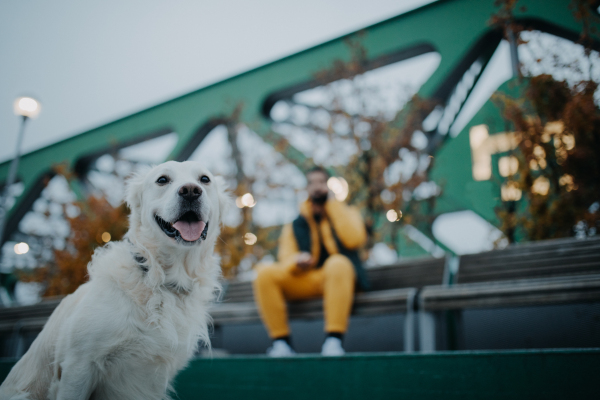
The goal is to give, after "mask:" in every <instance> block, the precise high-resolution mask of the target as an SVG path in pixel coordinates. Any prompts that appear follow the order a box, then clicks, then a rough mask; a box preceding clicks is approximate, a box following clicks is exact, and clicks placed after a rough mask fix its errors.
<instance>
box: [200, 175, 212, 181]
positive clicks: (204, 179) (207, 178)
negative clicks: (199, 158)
mask: <svg viewBox="0 0 600 400" xmlns="http://www.w3.org/2000/svg"><path fill="white" fill-rule="evenodd" d="M200 182H202V183H208V182H210V178H209V177H208V176H206V175H203V176H202V178H200Z"/></svg>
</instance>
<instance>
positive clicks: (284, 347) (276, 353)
mask: <svg viewBox="0 0 600 400" xmlns="http://www.w3.org/2000/svg"><path fill="white" fill-rule="evenodd" d="M267 355H268V356H269V357H293V356H295V355H296V352H295V351H294V349H292V348H291V347H290V345H289V344H287V342H286V341H285V340H275V341H274V342H273V345H272V346H271V347H269V348H268V349H267Z"/></svg>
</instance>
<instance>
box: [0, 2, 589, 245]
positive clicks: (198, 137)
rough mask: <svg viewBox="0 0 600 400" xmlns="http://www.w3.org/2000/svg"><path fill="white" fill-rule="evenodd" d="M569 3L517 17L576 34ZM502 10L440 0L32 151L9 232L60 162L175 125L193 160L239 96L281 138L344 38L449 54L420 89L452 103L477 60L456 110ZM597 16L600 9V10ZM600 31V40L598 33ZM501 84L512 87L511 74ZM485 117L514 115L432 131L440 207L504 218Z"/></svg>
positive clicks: (397, 50)
mask: <svg viewBox="0 0 600 400" xmlns="http://www.w3.org/2000/svg"><path fill="white" fill-rule="evenodd" d="M568 5H569V1H567V0H551V1H541V0H523V1H521V2H519V7H517V8H516V10H515V16H514V17H515V22H516V23H518V24H520V25H522V26H524V27H527V28H531V29H535V30H540V31H543V32H548V33H551V34H553V35H556V36H559V37H563V38H566V39H569V40H572V41H577V39H578V37H579V34H580V32H581V31H582V24H581V21H578V20H576V19H575V18H574V17H573V15H572V13H571V12H569V11H568ZM521 6H523V7H521ZM495 12H497V7H495V5H494V1H492V0H486V1H482V0H440V1H437V2H434V3H431V4H429V5H426V6H424V7H421V8H418V9H416V10H413V11H411V12H408V13H405V14H402V15H400V16H398V17H395V18H391V19H389V20H386V21H383V22H380V23H377V24H375V25H372V26H370V27H367V28H365V29H364V30H362V31H361V32H356V33H352V34H349V35H347V36H344V37H340V38H338V39H334V40H331V41H329V42H326V43H323V44H321V45H318V46H316V47H313V48H310V49H307V50H305V51H302V52H300V53H297V54H294V55H291V56H289V57H285V58H283V59H281V60H278V61H275V62H272V63H270V64H267V65H264V66H262V67H260V68H256V69H254V70H251V71H248V72H245V73H243V74H240V75H238V76H234V77H232V78H229V79H226V80H224V81H222V82H219V83H216V84H213V85H210V86H208V87H204V88H202V89H199V90H196V91H194V92H191V93H188V94H186V95H184V96H181V97H178V98H175V99H172V100H170V101H167V102H165V103H162V104H158V105H156V106H154V107H151V108H148V109H146V110H143V111H140V112H138V113H135V114H132V115H130V116H127V117H125V118H122V119H119V120H117V121H113V122H111V123H108V124H106V125H103V126H100V127H97V128H95V129H92V130H89V131H87V132H83V133H81V134H79V135H76V136H74V137H71V138H69V139H66V140H63V141H61V142H58V143H55V144H53V145H50V146H48V147H45V148H42V149H39V150H36V151H33V152H31V153H29V154H26V155H24V156H23V157H22V159H21V163H20V166H19V171H18V180H19V181H20V182H22V184H23V185H24V190H23V192H22V194H21V195H20V196H19V197H18V198H17V199H16V202H15V204H14V206H12V208H11V209H10V210H8V212H7V221H6V234H5V235H4V237H3V240H4V241H6V240H7V239H8V238H10V236H11V234H12V233H14V232H15V231H16V230H17V229H18V225H19V222H20V221H21V219H22V218H23V216H24V215H25V214H26V213H27V211H28V210H30V209H31V207H32V205H33V203H34V201H35V200H36V199H37V198H38V197H39V195H40V193H41V191H42V189H43V188H44V182H46V181H47V179H48V178H49V177H51V176H52V175H53V174H55V172H54V170H53V167H54V166H56V165H58V164H63V165H66V166H67V167H68V168H70V170H72V171H75V172H76V174H77V176H78V177H79V178H81V181H83V180H85V177H86V174H87V173H88V171H89V169H90V165H92V163H93V161H94V160H96V159H97V158H98V157H100V156H101V155H103V154H106V153H110V152H114V151H115V150H117V149H120V148H124V147H127V146H131V145H133V144H136V143H141V142H144V141H147V140H149V139H152V138H157V137H160V136H162V135H165V134H168V133H173V132H174V133H176V135H177V144H176V145H175V147H174V149H173V150H172V151H171V153H170V154H169V156H168V157H167V159H171V160H185V159H187V158H188V157H189V156H190V155H191V154H192V153H193V151H194V150H195V149H196V148H197V147H198V146H199V144H200V143H201V142H202V140H203V139H204V138H205V137H206V135H207V134H208V133H209V132H210V131H211V129H213V128H214V127H215V126H217V125H219V124H221V123H222V122H223V120H224V118H225V117H226V116H228V115H229V114H230V113H231V111H232V109H231V104H232V101H235V102H239V103H243V104H244V108H243V110H242V115H240V120H242V121H244V122H245V123H247V124H248V125H249V126H251V127H252V129H253V130H254V131H255V132H256V133H257V134H258V135H260V136H261V137H262V138H263V139H264V140H265V141H266V142H267V143H270V144H273V145H276V144H277V142H278V141H279V140H280V139H281V137H280V136H279V135H278V134H277V133H275V132H274V131H273V129H271V125H272V123H273V120H272V119H271V117H270V111H271V108H272V107H273V105H274V104H275V103H276V102H277V101H280V100H289V99H291V98H292V96H293V95H294V94H295V93H298V92H300V91H303V90H306V89H309V88H312V87H315V86H316V85H317V84H321V83H318V82H317V81H316V78H315V74H316V73H317V72H318V71H321V70H323V69H325V68H328V67H330V66H331V65H333V63H334V61H335V60H340V59H341V60H348V59H349V58H350V56H351V54H350V50H349V48H348V46H347V45H346V44H345V42H346V40H347V39H352V38H360V42H361V44H362V45H363V46H364V47H365V49H366V50H367V52H368V57H369V59H368V62H367V68H373V69H375V68H378V67H381V66H384V65H388V64H391V63H397V62H400V61H403V60H407V59H410V58H413V57H416V56H419V55H423V54H427V53H432V52H436V53H438V54H439V56H440V57H441V59H440V63H439V65H438V66H437V68H436V69H435V71H434V72H433V74H432V75H431V76H430V77H429V78H428V79H427V81H426V82H425V83H424V84H423V85H422V86H421V87H420V89H419V91H418V95H419V96H420V97H421V98H424V99H434V100H435V101H436V102H438V103H439V104H442V105H446V106H448V105H449V103H450V100H451V98H452V96H453V93H454V92H455V91H456V88H457V86H458V85H459V84H461V81H462V80H463V77H464V76H465V74H467V73H468V72H469V71H470V72H471V73H472V72H473V68H472V67H473V65H475V64H476V63H477V65H478V68H477V69H476V70H475V72H476V74H475V76H474V79H473V82H472V84H471V85H470V87H469V88H468V93H467V95H466V96H464V97H465V98H464V99H462V101H459V105H460V107H459V108H458V109H457V110H455V111H454V113H453V115H450V116H451V117H452V116H453V117H454V118H455V117H456V115H458V114H459V112H460V111H461V109H462V107H463V106H464V104H465V102H466V99H467V98H468V94H470V92H471V91H472V89H473V87H474V86H475V85H476V84H477V81H478V80H479V78H480V77H481V75H482V71H484V70H485V67H486V65H487V63H488V62H489V61H490V58H491V56H492V54H493V53H494V51H495V49H496V48H497V46H498V44H499V43H500V41H501V40H502V38H503V34H502V32H501V31H500V30H498V29H495V28H492V27H491V26H490V25H489V19H490V17H491V16H492V14H494V13H495ZM594 15H595V16H596V17H597V13H595V11H594ZM594 23H595V24H597V23H598V19H595V20H594ZM365 33H366V34H365ZM594 39H595V40H596V41H595V42H594V43H595V44H596V45H597V44H598V42H597V40H598V36H597V35H596V36H594ZM500 90H501V91H509V90H510V89H509V85H508V83H505V84H504V85H502V86H501V88H500ZM409 106H410V105H407V106H406V107H409ZM446 108H448V107H446ZM482 124H485V125H486V126H487V129H488V131H489V133H492V134H493V133H498V132H502V131H504V130H505V123H504V121H503V120H502V118H501V116H500V115H499V112H498V110H497V108H496V107H495V106H494V105H493V104H492V103H491V101H488V102H486V103H485V104H484V105H483V107H482V108H481V109H480V110H479V112H478V113H477V114H476V115H475V116H474V117H473V118H472V119H471V121H470V122H469V123H468V124H467V125H466V126H465V127H464V129H463V130H462V131H461V132H460V134H458V135H457V136H456V137H454V138H451V137H450V135H448V134H444V133H445V132H440V131H439V129H438V128H433V129H432V130H430V131H428V132H425V133H426V134H427V136H428V137H429V148H428V151H429V152H430V153H435V156H436V157H435V158H436V162H435V166H434V167H433V168H432V170H431V171H430V177H431V178H432V179H433V180H434V181H436V182H438V183H439V184H440V185H443V194H442V195H441V197H440V198H439V199H438V201H437V202H436V206H435V207H436V209H435V210H434V211H435V213H436V214H441V213H447V212H452V211H461V210H472V211H474V212H475V213H477V214H478V215H479V216H481V217H482V218H483V219H485V220H487V221H489V222H490V223H492V224H493V225H498V221H497V217H496V215H495V212H494V208H495V207H496V206H497V205H499V204H501V201H500V187H499V184H498V181H500V180H501V179H500V176H499V174H498V167H497V160H498V157H499V156H501V155H502V153H501V152H500V153H498V154H491V156H492V159H493V162H492V165H491V166H489V168H491V175H490V176H488V177H486V178H487V179H485V178H484V179H478V180H476V179H474V177H473V176H474V172H473V167H474V166H473V165H472V161H471V159H472V154H471V148H470V145H469V131H470V129H471V128H472V127H474V126H478V125H482ZM492 136H493V135H492ZM284 156H285V157H286V158H287V160H289V161H290V162H292V163H294V164H295V165H297V166H298V167H299V168H300V169H301V170H302V169H304V168H306V157H305V156H304V155H303V153H302V152H300V151H298V150H297V149H295V148H294V147H292V146H290V147H288V148H286V149H285V150H284ZM9 164H10V162H9V161H7V162H4V163H3V164H0V182H2V181H4V180H5V179H6V177H7V174H8V170H9ZM496 178H498V179H496ZM71 185H72V190H73V191H74V192H75V193H76V194H77V195H79V196H84V195H85V185H82V184H79V183H78V181H77V180H75V181H74V182H73V183H72V184H71Z"/></svg>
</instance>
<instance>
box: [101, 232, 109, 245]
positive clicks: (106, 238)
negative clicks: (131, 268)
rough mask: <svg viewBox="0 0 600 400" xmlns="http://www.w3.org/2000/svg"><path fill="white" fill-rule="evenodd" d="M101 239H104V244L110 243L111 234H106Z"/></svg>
mask: <svg viewBox="0 0 600 400" xmlns="http://www.w3.org/2000/svg"><path fill="white" fill-rule="evenodd" d="M101 237H102V241H103V242H104V243H108V242H110V238H111V236H110V233H108V232H104V233H103V234H102V236H101Z"/></svg>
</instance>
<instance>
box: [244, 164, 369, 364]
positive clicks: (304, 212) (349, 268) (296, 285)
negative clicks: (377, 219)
mask: <svg viewBox="0 0 600 400" xmlns="http://www.w3.org/2000/svg"><path fill="white" fill-rule="evenodd" d="M306 178H307V181H308V186H307V191H308V196H309V198H308V200H307V201H306V202H304V203H303V204H302V205H301V207H300V216H299V217H298V218H297V219H296V220H294V221H293V222H292V223H291V224H288V225H286V226H284V227H283V230H282V232H281V237H280V238H279V252H278V262H277V263H275V264H271V265H261V266H258V267H257V273H258V276H257V278H256V280H255V281H254V296H255V299H256V303H257V304H258V309H259V312H260V315H261V318H262V320H263V322H264V324H265V326H266V328H267V331H268V333H269V336H270V337H271V339H272V340H273V346H272V347H270V348H269V350H267V354H268V355H270V356H272V357H285V356H291V355H293V354H295V353H294V350H293V349H292V347H291V345H290V328H289V326H288V321H287V309H286V300H292V301H293V300H304V299H310V298H317V297H323V307H324V313H325V332H326V338H325V342H324V343H323V347H322V351H321V354H322V355H326V356H338V355H343V354H344V349H343V347H342V337H343V335H344V333H345V332H346V329H347V327H348V318H349V315H350V311H351V308H352V301H353V297H354V289H355V287H356V286H359V287H360V288H361V289H366V288H367V281H366V275H365V271H364V269H363V268H362V265H361V261H360V258H359V256H358V252H357V249H358V248H359V247H361V246H362V245H363V244H364V243H365V241H366V239H367V233H366V230H365V225H364V222H363V219H362V217H361V215H360V213H359V212H358V210H357V209H355V208H353V207H349V206H347V205H346V204H344V203H342V202H339V201H336V200H334V199H332V198H331V196H330V194H329V191H328V189H327V179H328V178H329V174H328V173H327V171H326V170H324V169H323V168H320V167H315V168H313V169H311V170H310V171H309V172H308V174H307V176H306Z"/></svg>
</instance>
